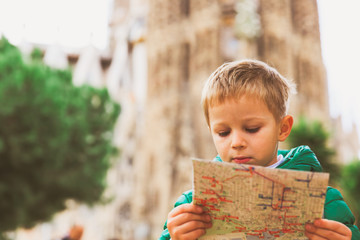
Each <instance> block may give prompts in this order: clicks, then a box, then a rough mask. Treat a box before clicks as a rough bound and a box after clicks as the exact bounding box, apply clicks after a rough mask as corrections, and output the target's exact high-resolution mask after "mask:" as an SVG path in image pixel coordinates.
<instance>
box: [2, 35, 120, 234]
mask: <svg viewBox="0 0 360 240" xmlns="http://www.w3.org/2000/svg"><path fill="white" fill-rule="evenodd" d="M38 56H39V52H37V53H36V52H35V53H34V54H33V58H35V59H38ZM71 79H72V76H71V73H70V71H63V70H54V69H51V68H49V67H47V66H45V65H43V64H42V63H41V62H40V61H38V60H36V61H32V62H30V63H25V62H24V61H23V59H22V56H21V54H20V52H19V50H18V49H17V48H16V47H14V46H12V45H11V44H9V42H8V41H7V40H6V39H0V103H1V107H0V213H1V218H0V232H4V231H8V230H13V229H15V228H17V227H31V226H33V225H34V224H36V223H38V222H40V221H46V220H49V219H50V218H51V217H52V215H53V214H54V213H56V212H58V211H61V210H63V209H64V208H65V206H64V202H65V200H66V199H74V200H76V201H78V202H82V203H86V204H94V203H97V202H99V201H101V195H102V192H103V190H104V189H105V187H106V183H105V176H106V173H107V170H108V168H109V167H110V157H111V155H112V154H113V153H114V147H113V146H112V145H111V140H112V129H113V126H114V123H115V121H116V118H117V116H118V114H119V111H120V107H119V106H118V105H117V104H115V103H114V102H112V101H111V100H110V98H109V95H108V93H107V91H106V90H105V89H94V88H92V87H89V86H82V87H74V86H73V85H72V82H71Z"/></svg>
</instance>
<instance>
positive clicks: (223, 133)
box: [218, 131, 230, 137]
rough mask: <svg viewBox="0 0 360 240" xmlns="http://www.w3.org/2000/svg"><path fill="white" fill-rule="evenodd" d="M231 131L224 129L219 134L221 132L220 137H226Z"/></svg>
mask: <svg viewBox="0 0 360 240" xmlns="http://www.w3.org/2000/svg"><path fill="white" fill-rule="evenodd" d="M229 133H230V132H229V131H224V132H219V133H218V134H219V136H220V137H226V136H227V135H229Z"/></svg>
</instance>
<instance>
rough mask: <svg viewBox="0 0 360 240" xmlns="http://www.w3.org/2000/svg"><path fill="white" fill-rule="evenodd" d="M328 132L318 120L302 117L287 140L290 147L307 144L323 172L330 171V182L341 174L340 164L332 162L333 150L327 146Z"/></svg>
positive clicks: (334, 180)
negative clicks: (310, 120)
mask: <svg viewBox="0 0 360 240" xmlns="http://www.w3.org/2000/svg"><path fill="white" fill-rule="evenodd" d="M329 137H330V134H329V133H328V132H327V131H326V129H325V128H324V126H323V124H322V123H321V122H320V121H312V122H309V121H307V120H306V119H305V118H304V117H300V118H299V122H298V123H297V124H296V125H295V126H294V127H293V129H292V131H291V134H290V136H289V137H288V142H289V144H290V146H291V147H295V146H299V145H308V146H309V147H310V148H311V149H312V150H313V151H314V153H315V155H316V157H317V159H318V160H319V162H320V163H321V166H322V167H323V169H324V171H325V172H329V173H330V176H331V177H330V180H331V182H336V181H337V180H338V179H339V177H340V174H341V168H340V166H339V165H338V164H337V163H335V162H334V156H335V150H334V149H332V148H330V147H328V145H327V142H328V139H329Z"/></svg>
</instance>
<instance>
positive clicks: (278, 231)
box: [193, 159, 329, 240]
mask: <svg viewBox="0 0 360 240" xmlns="http://www.w3.org/2000/svg"><path fill="white" fill-rule="evenodd" d="M193 169H194V173H193V174H194V176H193V186H194V194H193V202H194V203H195V204H198V205H202V206H204V207H205V208H206V209H208V210H209V214H210V215H211V217H212V223H213V226H212V228H210V229H207V230H206V235H204V236H202V237H201V238H200V239H201V240H252V239H266V240H270V239H275V240H280V239H281V240H283V239H293V240H294V239H295V240H296V239H297V240H300V239H307V237H306V236H305V234H304V231H305V223H307V222H313V221H314V220H315V219H316V218H322V216H323V210H324V202H325V195H326V189H327V185H328V180H329V174H328V173H315V172H305V171H294V170H284V169H269V168H265V167H260V166H252V165H243V164H233V163H226V162H212V161H208V160H200V159H193Z"/></svg>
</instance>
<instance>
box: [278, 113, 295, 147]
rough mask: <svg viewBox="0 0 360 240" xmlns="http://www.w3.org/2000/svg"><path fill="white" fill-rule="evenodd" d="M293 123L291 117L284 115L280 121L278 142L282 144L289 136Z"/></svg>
mask: <svg viewBox="0 0 360 240" xmlns="http://www.w3.org/2000/svg"><path fill="white" fill-rule="evenodd" d="M293 123H294V118H293V117H292V116H291V115H286V116H285V117H283V119H281V122H280V132H279V138H278V139H279V141H280V142H283V141H285V140H286V138H287V137H288V136H289V135H290V132H291V129H292V126H293Z"/></svg>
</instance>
